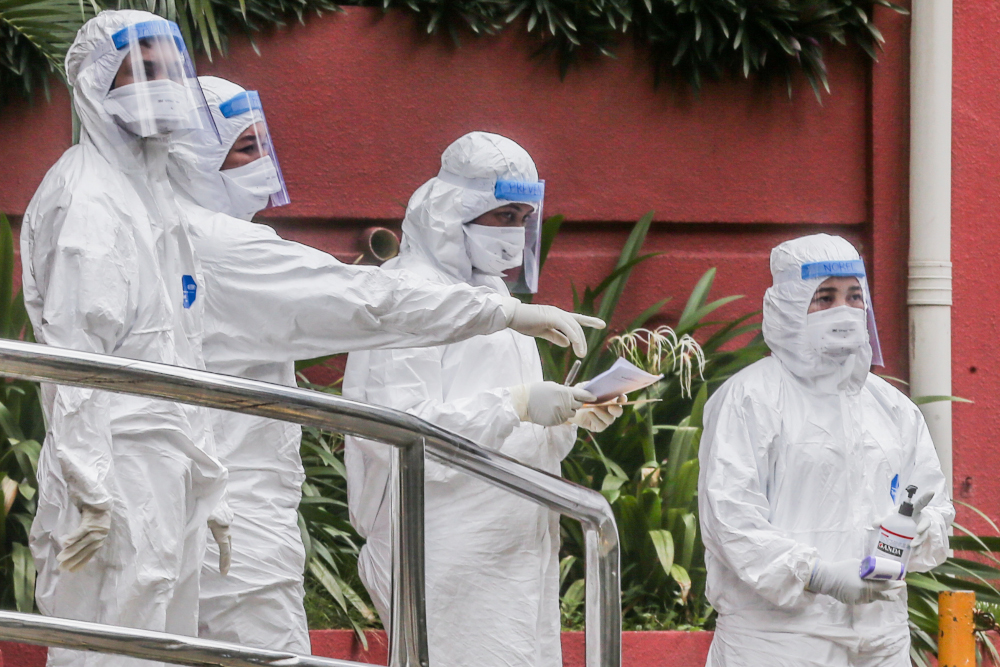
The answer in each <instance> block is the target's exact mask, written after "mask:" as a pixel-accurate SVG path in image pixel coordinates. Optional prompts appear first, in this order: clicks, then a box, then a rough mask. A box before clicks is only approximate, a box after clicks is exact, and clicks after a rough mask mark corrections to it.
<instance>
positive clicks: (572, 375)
mask: <svg viewBox="0 0 1000 667" xmlns="http://www.w3.org/2000/svg"><path fill="white" fill-rule="evenodd" d="M582 365H583V362H582V361H580V360H579V359H577V360H576V361H574V362H573V365H572V366H571V367H570V369H569V373H566V380H565V381H563V384H564V385H571V384H573V380H575V379H576V374H577V373H579V372H580V366H582Z"/></svg>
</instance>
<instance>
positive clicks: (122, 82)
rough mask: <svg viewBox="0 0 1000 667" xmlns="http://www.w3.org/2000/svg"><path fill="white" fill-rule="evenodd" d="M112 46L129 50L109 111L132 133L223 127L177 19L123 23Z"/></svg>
mask: <svg viewBox="0 0 1000 667" xmlns="http://www.w3.org/2000/svg"><path fill="white" fill-rule="evenodd" d="M109 48H111V49H115V50H117V51H119V52H125V55H124V59H123V60H122V63H121V65H120V66H119V68H118V70H117V72H116V73H115V76H114V78H113V79H112V81H111V85H110V87H109V90H108V93H107V96H106V97H105V100H104V108H105V110H106V111H107V112H108V113H109V114H111V115H112V116H113V117H114V118H115V120H116V122H118V124H119V125H121V126H122V127H123V128H125V129H126V130H127V131H129V132H131V133H132V134H135V135H138V136H142V137H150V136H154V135H163V134H169V133H172V132H179V131H190V130H198V131H207V132H211V133H212V134H213V135H214V136H215V140H216V141H218V137H219V134H218V131H217V129H216V127H215V122H214V121H213V120H212V114H211V112H210V111H209V108H208V104H207V103H206V101H205V95H204V93H203V92H202V90H201V84H200V83H199V82H198V77H197V76H196V74H195V69H194V63H192V61H191V56H190V54H189V53H188V50H187V47H186V46H185V44H184V39H183V38H182V37H181V32H180V29H179V28H178V27H177V24H176V23H174V22H172V21H165V20H163V21H145V22H142V23H136V24H135V25H131V26H128V27H126V28H122V29H121V30H119V31H118V32H116V33H115V34H114V35H112V37H111V44H110V45H109Z"/></svg>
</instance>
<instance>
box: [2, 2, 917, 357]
mask: <svg viewBox="0 0 1000 667" xmlns="http://www.w3.org/2000/svg"><path fill="white" fill-rule="evenodd" d="M879 18H880V20H881V25H882V27H883V30H884V32H886V33H887V36H888V38H889V42H888V47H887V52H886V54H885V58H884V60H885V62H884V63H883V64H882V65H880V66H879V67H877V68H876V69H875V73H874V74H873V73H872V68H871V66H870V64H869V63H868V61H867V60H866V58H865V57H864V56H862V55H861V54H859V53H858V52H855V51H852V50H847V49H840V48H833V49H831V50H830V55H829V66H830V80H831V86H832V88H833V94H832V95H830V96H827V97H825V98H824V100H823V103H822V105H821V104H819V103H817V102H816V101H815V99H814V98H813V97H812V93H811V91H810V90H809V88H808V86H807V85H806V84H805V82H804V81H797V82H796V92H795V95H794V96H793V99H791V100H789V99H788V98H787V97H786V94H785V91H784V86H781V85H776V86H772V87H765V86H762V85H760V84H756V83H748V82H744V81H723V82H718V83H709V84H708V85H706V86H705V88H704V90H703V91H702V92H701V94H700V95H698V96H695V95H693V94H692V93H691V92H690V91H688V90H686V89H682V88H677V87H673V86H670V85H666V86H662V87H661V88H660V89H659V90H655V89H654V88H653V86H652V82H651V80H650V76H649V74H648V67H647V64H646V62H645V60H644V57H643V56H642V54H636V53H634V52H633V51H632V50H631V48H629V47H624V48H623V49H622V50H621V52H620V54H619V56H620V57H619V58H618V59H617V60H612V59H606V58H602V59H597V60H594V61H593V62H588V63H587V64H585V65H583V66H581V67H580V68H577V69H574V70H573V71H571V72H570V74H569V76H568V77H567V79H566V80H565V81H560V80H559V78H558V76H557V75H556V73H555V70H554V65H553V64H552V63H550V62H545V61H533V60H531V58H530V52H531V48H532V44H530V43H528V40H527V38H525V37H521V36H519V35H515V34H514V33H513V32H511V33H510V34H504V35H501V36H499V37H488V38H481V39H474V38H471V37H470V38H468V39H466V40H464V41H463V45H462V47H461V48H459V49H455V48H453V47H452V46H451V45H450V44H448V43H447V42H446V41H442V40H438V39H429V38H427V37H426V36H423V35H422V34H421V33H420V32H419V31H418V30H416V29H415V27H414V25H413V23H412V22H411V20H410V19H409V18H408V17H406V16H405V15H403V14H398V13H390V14H388V15H385V16H383V15H382V14H381V12H378V11H376V10H369V9H356V8H355V9H348V10H347V11H346V12H345V13H344V14H339V15H332V16H326V17H323V18H319V19H315V18H314V19H310V20H309V22H308V24H307V25H306V26H300V25H295V26H292V27H289V28H287V29H281V30H275V31H273V32H271V33H268V34H267V35H265V36H262V37H260V38H258V40H257V43H258V46H259V48H260V51H261V53H262V57H258V56H257V55H255V54H254V52H253V50H252V48H251V46H250V45H249V43H247V42H246V41H245V40H242V39H235V40H234V42H233V44H232V48H231V51H230V55H229V57H228V58H226V59H219V58H216V60H215V62H212V63H209V62H207V61H206V60H204V59H202V62H201V63H200V70H199V71H201V72H202V73H210V74H218V75H221V76H227V77H229V78H232V79H234V80H236V81H238V82H240V83H242V84H244V85H246V86H247V87H251V88H257V89H259V90H260V92H261V96H262V98H263V99H264V101H265V104H266V105H267V111H268V119H269V122H270V125H271V128H272V131H273V134H274V137H275V141H276V143H277V146H278V150H279V156H280V157H281V159H282V167H283V170H284V173H285V176H286V180H287V181H288V184H289V189H290V192H291V196H292V199H293V201H294V203H293V204H292V205H291V206H289V207H286V208H284V209H280V210H276V211H274V212H273V213H271V214H269V215H267V216H266V217H267V218H268V219H269V220H270V221H271V222H272V224H275V226H277V227H278V228H279V229H280V230H281V231H282V232H283V233H284V234H286V235H287V236H289V237H291V238H295V239H298V240H303V241H306V242H309V243H312V244H314V245H317V246H320V247H322V248H324V249H327V250H330V251H333V252H335V253H337V254H338V255H339V256H341V257H343V258H347V259H353V257H355V256H356V252H355V244H356V238H357V235H358V233H359V231H360V229H361V228H363V227H364V226H367V225H369V224H371V223H373V222H380V223H392V222H395V221H398V219H399V218H400V217H401V216H402V212H403V209H404V206H405V202H406V200H407V199H408V198H409V195H410V194H411V193H412V192H413V190H414V189H415V188H416V187H417V186H419V185H420V183H422V182H423V181H424V180H426V179H427V178H429V177H430V176H432V175H434V174H435V173H436V171H437V168H438V166H439V156H440V153H441V151H442V150H443V149H444V147H445V146H447V144H448V143H449V142H450V141H452V140H453V139H455V138H456V137H458V136H459V135H461V134H462V133H464V132H467V131H470V130H473V129H482V130H490V131H495V132H500V133H503V134H506V135H508V136H510V137H512V138H514V139H516V140H517V141H519V142H520V143H522V144H523V145H524V146H525V147H526V148H527V149H528V150H529V151H530V152H531V153H532V155H533V156H534V157H535V160H536V162H537V163H538V165H539V170H540V173H541V174H542V175H543V176H544V177H545V178H546V179H547V185H548V188H547V189H548V191H549V195H550V196H549V198H548V200H547V203H546V211H547V213H550V214H551V213H562V214H564V215H565V216H566V217H567V219H569V220H570V221H572V223H573V224H570V225H568V226H567V227H566V230H565V231H564V232H563V234H562V235H561V237H560V238H559V240H558V241H557V243H556V245H555V247H554V250H553V254H552V255H551V259H550V265H549V267H548V269H547V271H546V274H545V275H544V282H543V287H542V293H541V296H540V298H541V299H542V300H545V301H549V302H555V303H557V304H560V305H564V306H565V305H568V304H569V303H570V289H569V285H570V282H571V281H572V282H575V283H576V284H577V285H579V286H582V285H585V284H593V283H596V282H597V281H598V280H599V279H600V277H602V276H603V275H604V273H606V272H607V271H608V270H609V269H610V267H611V266H612V265H613V262H614V259H615V258H616V256H617V252H618V249H619V248H620V247H621V243H622V241H623V240H624V238H625V236H626V235H627V233H628V224H627V223H628V222H631V221H634V220H635V219H637V218H638V217H639V216H641V215H642V214H643V213H645V212H646V211H648V210H651V209H653V210H655V211H656V218H655V219H656V220H657V221H658V224H657V225H656V226H655V227H654V230H653V231H652V233H651V234H650V240H649V246H650V248H653V249H656V250H659V251H663V252H664V255H663V256H662V257H660V258H658V259H656V260H654V261H652V262H649V263H647V264H646V265H644V266H643V267H641V268H640V269H639V270H638V272H637V274H636V277H635V282H634V283H633V284H632V286H631V288H630V290H629V293H628V294H627V295H626V298H625V302H624V303H623V307H622V319H623V320H624V319H625V317H630V316H631V315H633V314H634V313H636V312H638V311H639V310H641V308H642V307H643V306H645V305H648V304H649V303H651V302H653V301H654V300H656V299H658V298H662V297H664V296H673V297H674V301H673V302H672V303H671V304H670V305H669V306H668V308H667V310H666V319H667V321H670V320H671V319H672V318H673V316H675V315H676V314H677V313H678V312H679V309H680V308H681V307H682V305H683V301H684V299H685V298H686V296H687V294H688V292H689V291H690V289H691V287H692V286H693V285H694V284H695V282H696V281H697V279H698V277H699V276H700V275H701V274H702V273H703V272H704V271H705V270H706V269H708V268H710V267H712V266H717V267H719V268H720V269H721V271H720V274H719V278H718V281H717V290H716V293H717V294H718V295H723V294H731V293H742V294H747V295H748V299H746V300H744V301H743V302H740V303H738V304H737V305H734V306H732V307H731V308H730V309H729V314H736V313H738V312H744V311H746V310H748V309H756V308H757V307H758V306H759V303H760V297H761V295H762V293H763V290H764V289H765V288H766V286H767V284H768V272H767V255H768V251H769V250H770V248H771V247H772V246H773V245H775V244H776V243H778V242H780V241H781V240H784V239H786V238H790V237H792V236H795V235H800V234H803V233H808V232H810V231H815V230H817V229H828V230H829V231H836V232H842V233H844V234H845V235H847V236H848V237H850V238H851V239H852V240H854V241H855V242H857V243H858V244H859V245H861V246H862V247H863V248H864V251H865V253H866V255H867V256H868V258H869V260H870V261H871V262H872V263H873V272H874V273H875V279H874V283H875V288H876V297H875V298H876V305H877V306H878V308H879V311H880V314H881V313H883V312H884V313H885V314H886V319H887V324H885V325H883V330H884V332H883V339H884V342H885V345H886V347H887V348H888V353H889V354H888V357H889V359H890V371H891V373H892V374H894V375H904V374H905V367H904V359H905V354H904V350H903V349H902V344H903V341H905V329H903V328H902V327H900V326H895V327H893V326H892V325H891V323H889V318H892V317H893V316H894V315H896V314H898V313H899V312H900V305H899V304H900V303H901V298H902V296H901V294H902V293H901V291H900V290H899V286H898V285H896V284H895V283H896V282H898V281H896V280H895V279H890V276H891V275H894V274H895V273H897V272H899V271H901V270H902V265H900V264H899V257H898V254H899V253H898V249H899V247H900V246H899V245H898V244H899V242H900V239H899V238H898V235H897V234H896V230H895V229H892V230H889V229H888V228H889V227H892V226H895V225H897V223H899V212H898V211H897V210H896V209H898V208H899V202H900V201H901V200H900V197H901V193H902V196H905V190H900V189H899V187H900V184H901V183H902V182H904V179H905V170H904V169H902V168H901V167H903V166H905V160H903V161H900V160H898V159H896V154H897V153H898V150H899V147H897V146H895V145H891V146H889V147H888V148H886V147H884V146H883V144H885V143H886V142H888V143H889V144H892V142H893V141H895V140H896V139H898V137H897V136H896V135H897V134H898V131H897V130H896V128H897V127H898V126H899V119H900V118H905V117H906V109H905V95H903V96H902V97H900V96H898V95H896V94H895V88H898V87H899V82H900V81H903V82H904V85H905V67H901V65H905V62H903V58H902V56H903V54H905V27H906V20H905V18H901V17H898V16H896V15H894V14H892V13H889V12H886V13H883V14H881V15H880V17H879ZM904 90H905V88H904ZM66 104H67V102H66V97H65V95H64V94H59V95H56V97H55V100H54V102H53V104H52V105H45V104H44V103H43V102H40V103H36V107H35V108H34V109H31V110H29V109H27V108H26V107H25V106H24V105H14V106H13V107H9V108H7V109H4V110H2V111H0V125H2V126H4V127H5V128H6V127H11V128H12V131H10V132H5V133H4V136H3V137H0V183H4V184H5V185H4V188H3V189H2V190H0V210H5V211H7V212H9V213H13V214H19V213H21V212H22V211H23V209H24V207H25V205H26V203H27V201H28V199H29V198H30V195H31V193H32V191H33V189H34V187H35V184H36V183H37V182H38V181H39V180H40V179H41V177H42V175H43V174H44V171H45V169H46V168H47V167H48V166H49V165H50V164H51V163H52V162H53V161H54V159H55V158H56V156H57V155H58V154H59V152H60V151H61V149H62V148H63V147H64V146H65V145H67V144H68V137H69V126H68V114H67V112H66ZM39 111H40V112H41V113H40V114H39ZM32 114H34V115H33V116H32ZM29 116H31V117H30V118H29ZM29 138H30V140H28V139H29ZM42 138H43V139H42ZM903 147H904V148H905V144H904V145H903ZM873 156H875V157H873ZM875 220H878V221H879V222H880V223H882V226H884V227H886V230H885V231H886V232H887V233H881V232H882V230H881V229H879V225H876V226H874V227H873V224H872V223H873V221H875ZM883 221H884V222H883ZM875 232H879V233H875ZM902 247H904V248H905V245H904V246H902ZM881 248H884V252H883V251H881ZM904 252H905V251H904ZM883 276H884V277H885V279H884V283H885V288H884V289H883V288H882V283H881V282H880V281H883ZM902 326H904V327H905V323H904V324H903V325H902Z"/></svg>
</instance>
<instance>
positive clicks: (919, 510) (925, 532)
mask: <svg viewBox="0 0 1000 667" xmlns="http://www.w3.org/2000/svg"><path fill="white" fill-rule="evenodd" d="M932 500H934V492H933V491H928V492H927V493H925V494H923V495H922V496H920V497H919V498H917V499H916V501H914V503H913V520H914V521H915V522H916V524H917V534H916V536H915V537H914V538H913V541H912V542H910V549H911V550H912V549H916V548H917V547H919V546H920V545H921V544H923V543H924V542H926V541H927V538H928V537H929V536H930V534H931V517H930V516H925V515H924V508H925V507H927V505H928V503H930V502H931V501H932Z"/></svg>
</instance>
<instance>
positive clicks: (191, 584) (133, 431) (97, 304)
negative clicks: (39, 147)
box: [21, 11, 227, 666]
mask: <svg viewBox="0 0 1000 667" xmlns="http://www.w3.org/2000/svg"><path fill="white" fill-rule="evenodd" d="M154 21H161V22H163V19H160V18H158V17H156V16H154V15H152V14H149V13H146V12H138V11H106V12H102V13H101V14H99V15H98V16H97V17H96V18H94V19H92V20H90V21H88V22H87V23H86V24H85V25H84V26H83V27H82V28H81V29H80V31H79V33H78V35H77V37H76V39H75V41H74V42H73V45H72V46H71V47H70V49H69V52H68V54H67V56H66V73H67V78H68V80H69V83H70V85H72V86H73V100H74V108H75V110H76V113H77V115H78V116H79V118H80V125H81V133H80V143H79V144H78V145H76V146H73V147H72V148H70V149H69V150H67V151H66V152H65V153H64V154H63V156H62V157H61V158H60V159H59V161H58V162H57V163H56V164H55V166H53V167H52V169H50V170H49V172H48V174H46V176H45V179H44V180H43V181H42V184H41V186H39V188H38V191H37V192H36V193H35V196H34V197H33V198H32V200H31V202H30V204H29V205H28V209H27V211H26V212H25V216H24V221H23V224H22V229H21V257H22V261H23V263H24V277H23V280H24V294H25V304H26V306H27V310H28V314H29V315H30V317H31V322H32V324H33V326H34V329H35V335H36V337H37V338H38V340H39V341H40V342H43V343H46V344H48V345H53V346H57V347H64V348H73V349H77V350H84V351H87V352H98V353H103V354H111V355H115V356H119V357H127V358H133V359H142V360H146V361H155V362H159V363H165V364H173V365H177V366H186V367H191V368H201V367H202V359H201V342H202V333H203V332H202V313H203V307H204V303H205V301H204V297H203V296H202V295H203V290H202V291H201V292H199V291H198V288H199V287H202V286H203V285H204V281H203V279H202V276H201V270H200V267H199V264H198V262H197V260H196V258H195V255H194V253H193V251H192V247H191V244H190V241H189V237H188V231H187V227H186V221H185V219H184V217H183V215H182V214H181V213H180V211H179V210H178V209H177V207H176V206H175V205H174V203H173V195H172V192H171V190H170V186H169V184H168V181H167V176H166V171H165V167H166V159H167V141H166V137H164V136H162V135H161V136H157V137H151V138H148V139H140V138H138V137H136V136H135V135H132V134H130V133H129V132H126V131H125V130H123V129H122V128H121V127H119V126H118V125H117V124H116V123H115V120H114V119H113V118H112V117H111V116H110V115H109V113H108V112H107V111H106V110H105V106H104V101H105V98H106V96H107V93H108V89H109V87H110V86H111V83H112V80H113V78H114V76H115V73H116V72H117V70H118V68H119V65H120V64H121V63H122V61H123V59H124V58H125V56H126V54H127V53H128V49H122V48H121V47H118V48H115V47H116V45H114V44H112V43H111V38H112V35H114V34H116V33H117V32H118V31H120V30H121V29H122V28H125V27H127V26H133V25H137V24H143V23H145V22H154ZM164 23H166V22H164ZM126 92H127V91H126ZM42 391H43V403H44V407H45V412H46V416H47V419H48V433H47V436H46V440H45V446H44V447H43V448H42V453H41V458H40V460H39V464H38V481H39V501H38V511H37V515H36V517H35V521H34V525H33V527H32V531H31V548H32V552H33V554H34V556H35V562H36V566H37V568H38V579H37V587H36V592H35V596H36V601H37V603H38V607H39V609H40V610H41V611H42V613H44V614H47V615H51V616H58V617H64V618H73V619H79V620H87V621H95V622H99V623H108V624H111V625H122V626H130V627H138V628H144V629H149V630H159V631H166V632H173V633H179V634H187V635H196V634H197V611H198V574H199V570H200V563H201V556H202V554H203V553H204V550H205V538H206V535H207V531H206V528H205V525H206V521H207V520H208V518H209V516H210V513H211V512H213V510H214V511H215V512H216V516H217V518H219V520H220V522H222V523H224V522H225V520H226V517H225V514H226V512H227V510H226V509H225V507H224V504H220V499H221V498H222V497H223V494H224V488H225V477H226V472H225V469H224V468H223V467H222V466H221V465H220V464H219V462H218V461H217V460H216V459H215V458H214V456H213V449H214V447H213V445H212V439H211V431H210V429H209V424H208V415H207V411H205V410H203V409H201V408H196V407H193V406H186V405H181V404H177V403H169V402H165V401H160V400H154V399H150V398H141V397H136V396H128V395H123V394H111V393H107V392H101V391H95V390H92V389H81V388H74V387H64V386H54V385H43V388H42ZM219 525H220V526H221V523H220V524H219ZM78 529H80V530H78ZM74 533H76V535H74ZM80 534H83V538H82V540H77V539H76V537H79V536H80ZM105 536H106V537H105ZM101 538H104V539H103V541H102V539H101ZM67 541H71V542H75V543H76V547H79V546H80V545H81V544H85V545H86V549H87V550H88V551H87V554H88V555H89V554H90V552H96V553H95V555H93V558H92V559H90V560H89V562H87V561H86V558H74V559H72V560H69V561H67V562H66V563H65V564H64V567H65V566H70V567H72V568H73V569H72V570H69V569H61V568H60V566H59V558H58V556H59V554H60V551H61V549H62V547H63V546H65V545H66V543H67ZM102 542H103V543H102ZM67 551H69V549H67ZM79 555H80V554H78V556H79ZM64 558H65V555H64ZM217 562H218V561H217ZM136 663H138V664H149V663H145V662H142V661H136V660H132V659H129V658H123V657H120V656H108V655H101V654H98V653H79V652H73V651H66V650H62V649H51V650H50V651H49V664H50V665H70V664H72V665H76V666H79V665H126V664H136Z"/></svg>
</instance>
